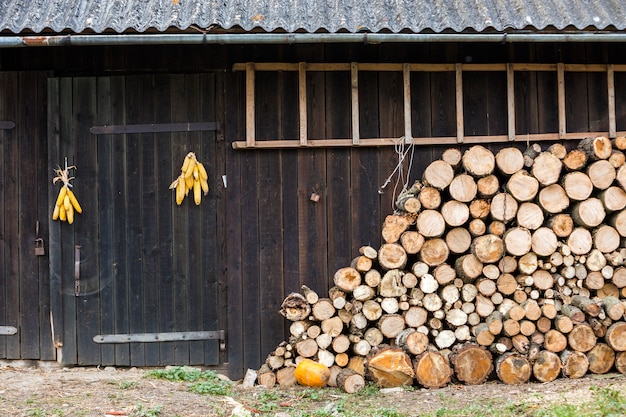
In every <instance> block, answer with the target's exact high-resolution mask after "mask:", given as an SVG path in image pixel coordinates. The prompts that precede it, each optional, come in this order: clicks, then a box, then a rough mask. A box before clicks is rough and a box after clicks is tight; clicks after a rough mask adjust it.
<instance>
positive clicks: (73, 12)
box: [0, 0, 626, 33]
mask: <svg viewBox="0 0 626 417" xmlns="http://www.w3.org/2000/svg"><path fill="white" fill-rule="evenodd" d="M192 26H196V27H198V28H208V27H210V26H214V27H219V28H223V29H233V28H235V29H237V28H241V29H243V30H245V31H251V30H254V29H262V30H264V31H266V32H273V31H286V32H297V31H305V32H318V31H324V32H330V33H335V32H343V31H347V32H358V31H361V30H369V31H372V32H379V31H390V32H394V33H398V32H401V31H410V32H414V33H420V32H431V31H432V32H435V33H440V32H444V31H453V32H463V31H475V32H483V31H489V30H496V31H507V30H522V29H530V30H544V29H556V30H563V29H578V30H583V29H593V30H616V29H617V30H623V29H625V28H626V1H624V0H352V1H350V0H232V1H229V0H223V1H215V0H204V1H202V0H92V1H89V0H0V31H4V32H5V33H6V32H10V33H25V32H30V31H32V32H35V33H40V32H44V31H50V30H51V31H53V32H64V31H70V32H74V33H81V32H85V31H87V32H90V31H93V32H96V33H102V32H105V31H107V30H113V31H115V32H118V33H122V32H127V31H137V32H144V31H147V30H157V31H160V32H163V31H166V30H168V29H173V28H177V29H179V30H187V29H189V28H190V27H192Z"/></svg>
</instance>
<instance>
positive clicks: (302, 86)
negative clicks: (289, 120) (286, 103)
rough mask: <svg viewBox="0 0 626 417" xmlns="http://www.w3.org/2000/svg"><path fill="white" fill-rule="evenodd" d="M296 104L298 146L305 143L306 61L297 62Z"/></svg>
mask: <svg viewBox="0 0 626 417" xmlns="http://www.w3.org/2000/svg"><path fill="white" fill-rule="evenodd" d="M298 104H299V112H300V146H306V145H307V137H308V133H307V132H308V127H307V118H306V109H307V102H306V62H300V63H299V64H298Z"/></svg>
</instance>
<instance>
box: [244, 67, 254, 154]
mask: <svg viewBox="0 0 626 417" xmlns="http://www.w3.org/2000/svg"><path fill="white" fill-rule="evenodd" d="M254 96H255V86H254V63H253V62H248V63H247V64H246V144H247V145H248V146H249V147H253V146H254V141H255V123H256V120H255V104H254V98H255V97H254Z"/></svg>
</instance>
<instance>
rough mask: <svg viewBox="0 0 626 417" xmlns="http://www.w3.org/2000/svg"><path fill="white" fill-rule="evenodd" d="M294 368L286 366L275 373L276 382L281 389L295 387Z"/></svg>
mask: <svg viewBox="0 0 626 417" xmlns="http://www.w3.org/2000/svg"><path fill="white" fill-rule="evenodd" d="M295 371H296V367H295V366H286V367H284V368H280V369H279V370H277V371H276V382H278V385H279V386H280V387H281V388H291V387H295V386H296V385H297V382H296V376H295Z"/></svg>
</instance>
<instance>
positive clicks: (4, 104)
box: [0, 72, 13, 359]
mask: <svg viewBox="0 0 626 417" xmlns="http://www.w3.org/2000/svg"><path fill="white" fill-rule="evenodd" d="M9 77H10V73H8V72H0V119H2V120H9V119H13V115H12V114H11V115H10V116H9V114H10V112H9V111H8V104H9V103H10V102H9V101H8V100H7V98H6V96H7V95H8V85H9V81H10V80H9ZM11 113H12V112H11ZM9 137H10V130H9V129H6V130H5V129H0V163H1V164H2V165H0V175H1V176H2V178H4V166H5V146H6V143H7V141H8V140H10V139H9ZM0 207H5V182H4V181H0ZM5 224H6V219H5V211H4V210H0V232H2V233H4V231H5ZM5 249H6V242H5V240H4V239H0V265H1V266H0V303H1V304H0V323H2V325H3V326H6V325H7V294H6V284H7V274H6V271H5V265H6V261H5V256H4V251H5ZM6 340H7V336H0V358H1V359H5V358H6Z"/></svg>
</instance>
